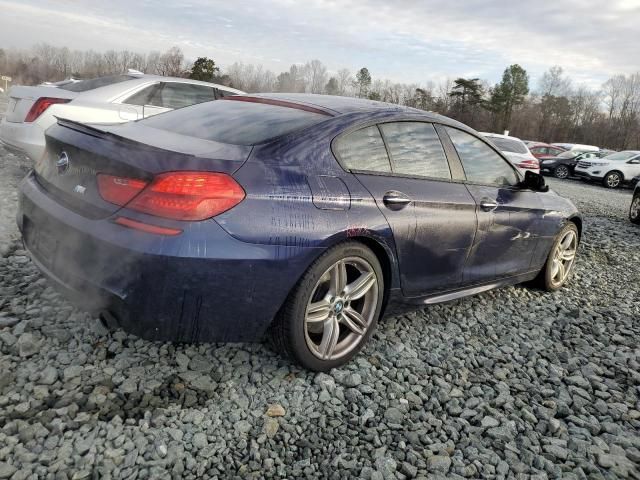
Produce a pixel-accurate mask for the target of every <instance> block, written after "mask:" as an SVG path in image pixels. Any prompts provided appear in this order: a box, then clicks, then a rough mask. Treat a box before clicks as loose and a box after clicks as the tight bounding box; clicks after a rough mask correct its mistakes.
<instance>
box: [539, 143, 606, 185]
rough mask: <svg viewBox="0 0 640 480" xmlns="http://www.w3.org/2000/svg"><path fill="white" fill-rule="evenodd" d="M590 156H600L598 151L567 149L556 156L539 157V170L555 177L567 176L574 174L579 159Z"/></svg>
mask: <svg viewBox="0 0 640 480" xmlns="http://www.w3.org/2000/svg"><path fill="white" fill-rule="evenodd" d="M590 158H600V156H599V152H581V151H579V150H567V151H565V152H562V153H561V154H560V155H558V156H556V157H550V158H544V159H540V171H541V172H542V173H550V174H552V175H553V176H554V177H556V178H567V177H568V176H570V175H574V173H575V168H576V165H577V164H578V162H579V161H580V160H586V159H590Z"/></svg>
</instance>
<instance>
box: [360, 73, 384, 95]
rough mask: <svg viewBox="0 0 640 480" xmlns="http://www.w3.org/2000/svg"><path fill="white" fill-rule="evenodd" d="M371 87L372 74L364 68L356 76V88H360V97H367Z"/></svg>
mask: <svg viewBox="0 0 640 480" xmlns="http://www.w3.org/2000/svg"><path fill="white" fill-rule="evenodd" d="M370 86H371V74H370V73H369V69H367V68H366V67H362V68H361V69H360V70H358V73H357V74H356V87H358V96H359V97H366V96H367V92H368V90H369V87H370ZM378 96H379V95H378Z"/></svg>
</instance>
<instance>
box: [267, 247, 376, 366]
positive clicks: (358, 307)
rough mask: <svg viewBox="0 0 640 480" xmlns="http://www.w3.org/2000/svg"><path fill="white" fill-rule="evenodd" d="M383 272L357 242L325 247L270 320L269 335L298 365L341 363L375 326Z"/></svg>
mask: <svg viewBox="0 0 640 480" xmlns="http://www.w3.org/2000/svg"><path fill="white" fill-rule="evenodd" d="M383 297H384V277H383V274H382V267H381V266H380V262H379V261H378V258H377V257H376V255H375V254H374V253H373V252H372V251H371V250H370V249H369V248H367V247H366V246H364V245H362V244H361V243H359V242H355V241H349V242H344V243H341V244H339V245H336V246H335V247H333V248H331V249H329V250H327V251H326V252H325V253H324V254H322V255H321V256H320V257H319V258H318V259H317V260H316V261H315V262H313V263H312V264H311V266H310V267H309V268H308V269H307V271H306V272H305V273H304V275H303V276H302V278H301V279H300V281H299V282H298V284H297V285H296V286H295V287H294V288H293V290H292V291H291V293H290V294H289V297H288V299H287V301H286V302H285V304H284V305H283V307H282V309H281V310H280V313H279V314H278V315H277V317H276V319H275V320H274V323H273V324H272V326H271V330H270V333H271V339H272V341H273V344H274V346H275V348H276V349H277V351H278V352H284V353H286V354H287V356H289V357H290V358H291V359H292V360H294V361H296V362H297V363H299V364H300V365H301V366H303V367H304V368H307V369H309V370H313V371H316V372H324V371H327V370H330V369H332V368H335V367H339V366H341V365H344V364H345V363H347V362H348V361H349V360H351V358H353V357H354V356H355V355H356V354H357V353H358V352H359V351H360V350H361V349H362V347H363V346H364V345H365V344H366V343H367V341H368V340H369V338H370V337H371V335H372V333H373V331H374V330H375V328H376V325H377V322H378V317H379V316H380V311H381V309H382V300H383Z"/></svg>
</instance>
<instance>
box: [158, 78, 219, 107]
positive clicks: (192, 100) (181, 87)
mask: <svg viewBox="0 0 640 480" xmlns="http://www.w3.org/2000/svg"><path fill="white" fill-rule="evenodd" d="M215 99H216V97H215V93H214V90H213V88H212V87H206V86H204V85H194V84H192V83H173V82H167V83H164V84H163V85H162V86H161V88H160V89H159V90H158V91H157V92H156V94H155V95H154V96H153V98H152V99H151V103H150V104H151V105H154V106H156V107H164V108H172V109H174V110H175V109H176V108H183V107H188V106H190V105H196V104H198V103H203V102H210V101H211V100H215Z"/></svg>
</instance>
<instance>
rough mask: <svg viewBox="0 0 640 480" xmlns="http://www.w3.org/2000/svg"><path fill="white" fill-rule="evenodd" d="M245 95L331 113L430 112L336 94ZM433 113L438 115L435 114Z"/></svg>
mask: <svg viewBox="0 0 640 480" xmlns="http://www.w3.org/2000/svg"><path fill="white" fill-rule="evenodd" d="M247 96H251V97H258V98H268V99H273V100H279V101H284V102H290V103H297V104H299V105H306V106H310V107H317V108H320V109H322V110H325V111H328V112H329V113H333V114H343V113H353V112H374V111H389V112H407V113H412V114H416V113H420V114H428V113H431V112H426V111H425V110H419V109H417V108H412V107H406V106H404V105H397V104H395V103H386V102H378V101H376V100H369V99H366V98H353V97H341V96H337V95H321V94H315V93H255V94H254V93H252V94H247ZM433 115H435V116H439V115H437V114H433Z"/></svg>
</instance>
